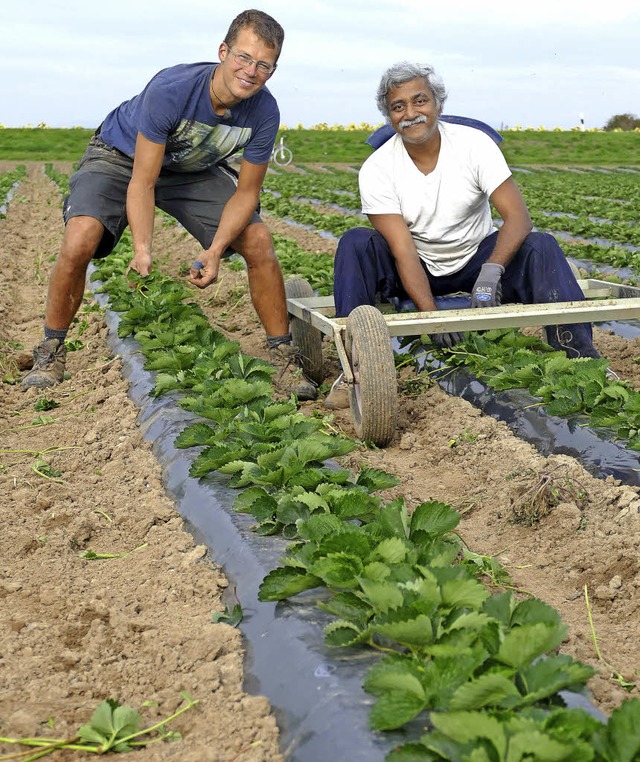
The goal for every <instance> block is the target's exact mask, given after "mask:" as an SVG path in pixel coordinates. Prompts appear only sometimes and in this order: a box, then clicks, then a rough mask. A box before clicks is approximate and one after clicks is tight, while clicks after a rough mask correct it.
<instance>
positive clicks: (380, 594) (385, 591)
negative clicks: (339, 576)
mask: <svg viewBox="0 0 640 762" xmlns="http://www.w3.org/2000/svg"><path fill="white" fill-rule="evenodd" d="M360 587H361V588H362V596H363V598H364V600H365V601H367V602H368V603H370V604H371V606H373V608H374V609H375V610H376V612H385V611H389V609H395V608H398V606H402V603H403V597H402V591H401V590H400V588H399V587H398V585H397V583H395V582H378V581H375V580H368V579H361V580H360Z"/></svg>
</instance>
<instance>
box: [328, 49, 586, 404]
mask: <svg viewBox="0 0 640 762" xmlns="http://www.w3.org/2000/svg"><path fill="white" fill-rule="evenodd" d="M446 97H447V93H446V90H445V87H444V84H443V82H442V79H441V78H440V77H439V76H438V75H437V74H436V72H435V71H434V70H433V69H432V68H431V67H430V66H426V65H422V64H412V63H408V62H402V63H398V64H395V65H394V66H392V67H391V68H389V69H388V70H387V71H386V72H385V73H384V74H383V76H382V79H381V81H380V85H379V87H378V92H377V103H378V108H379V109H380V111H381V112H382V113H383V114H384V116H385V118H386V120H387V123H388V124H389V125H390V127H391V128H393V133H394V134H393V136H392V137H391V138H390V139H388V140H387V141H386V142H384V143H383V144H382V145H381V146H380V147H379V148H378V149H377V150H376V151H375V152H374V153H373V154H372V155H371V156H369V158H368V159H367V160H366V161H365V162H364V164H363V165H362V167H361V169H360V174H359V185H360V196H361V199H362V210H363V212H364V213H365V214H366V215H367V216H368V218H369V221H370V222H371V224H372V226H373V230H372V229H370V228H365V227H361V228H355V229H353V230H349V231H347V233H345V234H344V235H343V236H342V238H341V239H340V242H339V244H338V248H337V251H336V257H335V264H334V296H335V305H336V316H337V317H346V316H347V315H349V313H350V312H351V311H352V310H353V309H354V308H355V307H357V306H359V305H361V304H372V305H373V304H376V302H378V301H380V298H382V299H383V300H385V299H386V300H392V299H393V298H395V297H398V298H400V299H407V298H409V299H410V300H411V301H412V302H413V303H414V304H415V306H416V308H417V309H418V310H419V311H421V312H428V311H431V310H436V309H438V305H437V303H436V301H435V297H437V296H443V295H446V294H451V293H454V292H458V291H462V292H467V293H470V294H471V307H492V306H496V305H499V304H501V301H502V300H503V299H504V301H505V302H507V303H508V302H512V303H516V302H518V303H523V304H533V303H545V302H563V301H572V300H580V299H583V298H584V296H583V294H582V291H581V289H580V287H579V285H578V283H577V281H576V279H575V277H574V275H573V273H572V271H571V268H570V266H569V263H568V262H567V260H566V258H565V256H564V254H563V252H562V250H561V249H560V246H559V245H558V242H557V241H556V240H555V238H554V237H553V236H551V235H549V234H547V233H537V232H536V233H534V232H531V231H532V224H531V219H530V216H529V212H528V209H527V207H526V204H525V202H524V200H523V198H522V195H521V194H520V191H519V189H518V186H517V185H516V183H515V181H514V179H513V177H512V176H511V171H510V170H509V167H508V166H507V163H506V161H505V159H504V156H503V155H502V152H501V151H500V149H499V148H498V147H497V145H496V143H495V142H494V140H492V138H491V137H490V136H489V135H487V134H486V133H485V131H483V130H482V129H475V128H474V127H472V126H469V125H468V124H464V122H465V120H464V119H460V120H458V121H460V122H463V123H462V124H460V123H452V122H451V121H444V119H440V116H441V114H442V109H443V106H444V103H445V100H446ZM445 119H446V117H445ZM490 202H491V203H492V204H493V206H494V207H495V209H496V211H497V212H498V214H499V215H500V217H501V218H502V222H503V224H502V226H501V227H500V229H499V230H498V229H497V228H496V227H495V226H494V224H493V221H492V218H491V208H490ZM432 338H433V340H434V341H435V342H436V343H437V344H439V345H440V346H443V347H452V346H453V345H454V344H455V343H456V342H458V341H460V340H461V338H462V334H457V333H445V334H437V335H434V336H433V337H432ZM547 341H548V342H549V343H550V344H551V345H552V346H553V347H554V348H556V349H562V350H563V351H564V352H565V353H566V354H567V356H569V357H599V354H598V352H597V351H596V349H595V348H594V346H593V343H592V335H591V325H590V324H588V323H580V324H574V325H570V326H568V325H564V326H562V325H560V326H553V327H550V328H549V329H548V330H547ZM348 404H349V403H348V394H347V390H346V388H345V385H344V384H341V383H340V379H338V382H337V383H336V384H334V386H333V388H332V391H331V392H330V394H329V395H328V397H327V399H326V400H325V405H326V406H327V407H331V408H338V407H348Z"/></svg>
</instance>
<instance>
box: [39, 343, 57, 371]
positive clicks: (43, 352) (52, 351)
mask: <svg viewBox="0 0 640 762" xmlns="http://www.w3.org/2000/svg"><path fill="white" fill-rule="evenodd" d="M60 347H61V344H60V343H58V344H57V346H55V347H54V346H47V344H46V343H44V342H43V343H42V344H39V345H38V346H37V347H36V348H35V349H34V352H33V366H34V368H46V366H47V365H50V364H51V363H52V362H54V360H55V359H56V357H57V356H58V353H59V351H60Z"/></svg>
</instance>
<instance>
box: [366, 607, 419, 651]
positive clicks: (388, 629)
mask: <svg viewBox="0 0 640 762" xmlns="http://www.w3.org/2000/svg"><path fill="white" fill-rule="evenodd" d="M401 615H402V614H400V612H398V616H401ZM394 619H395V617H394ZM370 629H371V630H372V631H375V632H377V633H379V634H380V635H382V636H383V637H385V638H389V639H391V640H395V641H397V642H398V643H401V644H402V645H405V646H409V647H412V646H413V647H424V646H428V645H430V644H431V643H433V627H432V625H431V619H429V617H428V616H425V615H424V614H420V615H419V616H417V617H414V618H411V619H405V620H400V619H397V620H396V621H388V622H384V623H377V622H374V623H371V625H370Z"/></svg>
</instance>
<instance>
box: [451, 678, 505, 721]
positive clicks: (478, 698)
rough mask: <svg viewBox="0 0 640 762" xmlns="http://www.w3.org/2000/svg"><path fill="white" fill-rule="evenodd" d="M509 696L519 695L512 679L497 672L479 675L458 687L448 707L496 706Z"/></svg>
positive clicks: (465, 708)
mask: <svg viewBox="0 0 640 762" xmlns="http://www.w3.org/2000/svg"><path fill="white" fill-rule="evenodd" d="M509 696H518V697H519V696H520V694H519V693H518V689H517V688H516V686H515V685H514V683H513V681H512V680H509V679H508V678H506V677H504V676H503V675H497V674H486V675H481V676H480V677H479V678H478V679H477V680H472V681H471V682H468V683H465V684H464V685H461V686H460V687H459V688H458V690H457V691H456V692H455V693H454V694H453V696H452V698H451V705H450V708H451V711H454V712H455V711H473V710H476V709H483V708H484V707H488V706H490V707H498V706H500V705H501V703H502V701H503V699H505V698H507V697H509Z"/></svg>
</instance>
